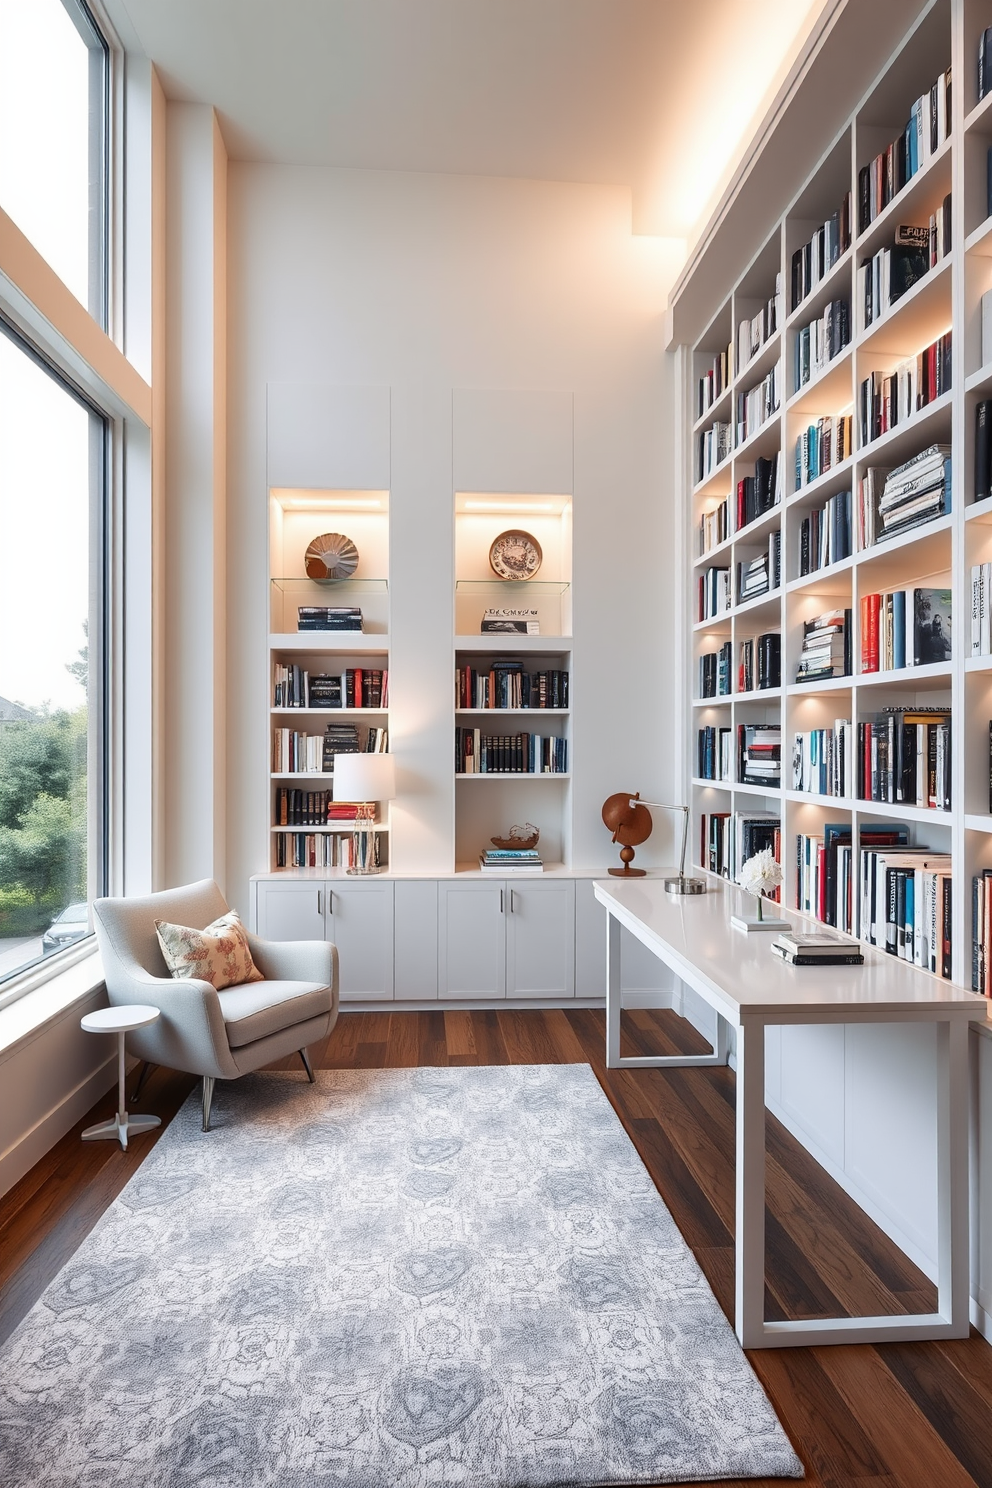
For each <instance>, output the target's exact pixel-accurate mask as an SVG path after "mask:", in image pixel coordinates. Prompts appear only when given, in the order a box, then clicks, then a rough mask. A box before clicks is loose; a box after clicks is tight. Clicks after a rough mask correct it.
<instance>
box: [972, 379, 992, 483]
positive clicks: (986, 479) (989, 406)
mask: <svg viewBox="0 0 992 1488" xmlns="http://www.w3.org/2000/svg"><path fill="white" fill-rule="evenodd" d="M990 496H992V400H990V399H988V398H982V399H981V400H980V402H978V403H976V404H975V500H976V501H987V500H988V498H989V497H990Z"/></svg>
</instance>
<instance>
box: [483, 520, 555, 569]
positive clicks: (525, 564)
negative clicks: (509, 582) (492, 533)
mask: <svg viewBox="0 0 992 1488" xmlns="http://www.w3.org/2000/svg"><path fill="white" fill-rule="evenodd" d="M543 557H544V554H543V553H542V552H541V544H540V543H539V542H538V540H537V538H536V537H531V535H530V533H529V532H522V531H521V530H520V529H519V528H517V527H514V528H511V529H510V531H509V532H501V533H500V535H499V537H497V538H496V540H495V542H494V543H493V545H492V547H491V548H490V549H489V567H490V568H491V569H492V571H493V573H494V574H497V575H498V576H499V578H501V579H532V578H533V577H534V575H535V574H536V573H537V571H538V569H539V568H540V566H541V561H542V559H543Z"/></svg>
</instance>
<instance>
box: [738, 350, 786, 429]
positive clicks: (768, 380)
mask: <svg viewBox="0 0 992 1488" xmlns="http://www.w3.org/2000/svg"><path fill="white" fill-rule="evenodd" d="M781 401H782V372H781V363H780V362H776V363H775V366H774V367H772V369H771V371H770V372H768V373H767V374H766V375H765V376H764V377H763V378H762V379H761V381H760V382H759V383H756V384H755V386H754V387H753V388H748V389H747V391H746V392H741V393H738V394H737V409H736V414H737V443H738V444H743V443H744V441H745V440H746V439H748V438H750V436H751V435H752V434H753V433H754V432H755V430H756V429H760V428H761V426H762V424H764V423H766V422H767V421H768V419H770V418H771V416H772V414H773V413H777V412H778V409H779V405H780V403H781Z"/></svg>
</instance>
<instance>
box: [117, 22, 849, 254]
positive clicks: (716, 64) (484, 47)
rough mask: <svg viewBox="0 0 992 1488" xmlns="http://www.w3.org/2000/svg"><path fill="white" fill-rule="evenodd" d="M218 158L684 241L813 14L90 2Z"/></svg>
mask: <svg viewBox="0 0 992 1488" xmlns="http://www.w3.org/2000/svg"><path fill="white" fill-rule="evenodd" d="M104 3H105V5H106V9H107V12H108V14H109V15H110V17H111V20H112V21H113V23H114V24H115V25H116V27H117V29H118V32H119V34H120V35H121V39H122V41H123V42H124V44H125V45H128V46H131V47H137V48H138V49H139V50H140V51H143V52H144V53H145V54H146V55H147V56H149V57H150V58H151V59H152V61H153V62H154V63H155V64H156V66H157V67H158V69H159V71H160V74H161V76H162V80H163V83H164V84H165V88H166V92H167V93H168V95H169V96H170V97H174V98H180V99H187V100H194V101H198V102H204V103H212V104H214V105H215V106H216V108H217V110H218V113H219V115H220V119H221V125H222V129H223V133H224V138H225V141H226V143H227V147H228V150H229V152H230V154H231V156H232V157H233V158H235V159H239V160H264V161H274V162H282V163H290V162H292V163H298V164H309V165H334V166H341V167H351V168H360V169H372V170H408V171H431V172H444V173H456V174H470V175H494V176H516V177H528V178H533V179H544V180H557V181H585V182H597V183H603V184H612V185H620V186H626V187H629V188H630V190H631V192H632V196H633V202H634V221H635V227H636V228H637V230H639V231H647V232H655V233H660V234H663V235H666V236H674V237H684V236H686V235H687V234H688V233H689V232H690V231H691V228H692V226H693V224H694V223H695V222H696V220H697V219H698V218H699V216H700V214H701V212H702V211H703V209H704V207H705V206H706V204H707V203H708V202H709V201H710V199H711V198H712V196H713V193H714V191H715V189H716V188H717V187H718V186H719V185H720V183H721V178H722V177H723V176H724V173H725V171H726V169H727V167H728V164H729V162H730V160H731V157H733V156H734V155H735V153H736V150H737V147H738V146H739V144H740V141H741V138H742V136H743V135H745V133H746V132H747V129H748V125H749V124H750V122H751V120H752V119H753V117H754V115H755V112H756V110H757V109H758V107H759V105H760V104H761V103H762V101H763V99H764V96H765V94H766V91H767V90H768V88H769V87H770V86H771V85H772V84H773V83H774V82H775V81H776V79H777V78H778V77H779V75H780V73H781V69H782V67H783V65H784V63H785V62H786V61H787V60H788V59H790V58H791V55H792V53H793V50H794V48H795V46H796V45H797V43H798V41H799V38H800V32H802V33H803V34H805V32H806V30H807V29H808V26H809V25H810V23H811V20H812V16H813V13H815V12H818V11H819V10H820V9H821V7H822V0H104Z"/></svg>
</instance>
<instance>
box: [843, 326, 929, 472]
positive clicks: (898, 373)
mask: <svg viewBox="0 0 992 1488" xmlns="http://www.w3.org/2000/svg"><path fill="white" fill-rule="evenodd" d="M950 387H951V333H950V331H948V332H947V333H946V335H944V336H939V337H938V338H937V340H936V341H934V342H933V343H932V344H931V345H930V346H928V347H926V348H925V350H923V351H921V352H918V353H917V354H916V356H915V357H910V358H909V359H908V360H907V361H904V362H900V363H899V365H898V366H897V367H895V368H893V370H892V371H891V372H872V373H870V374H869V376H868V377H866V378H865V379H864V381H863V382H862V383H861V386H860V388H859V389H858V420H859V426H860V430H861V443H862V445H866V444H870V443H871V441H872V440H873V439H878V438H880V437H881V435H883V434H887V433H888V432H889V430H890V429H895V428H898V426H899V425H900V424H904V423H906V421H907V420H908V419H911V418H912V417H913V415H914V414H915V413H918V412H919V411H920V409H921V408H926V407H927V405H928V404H929V403H933V402H935V401H936V399H937V398H940V397H942V396H943V395H944V393H947V392H949V391H950Z"/></svg>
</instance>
